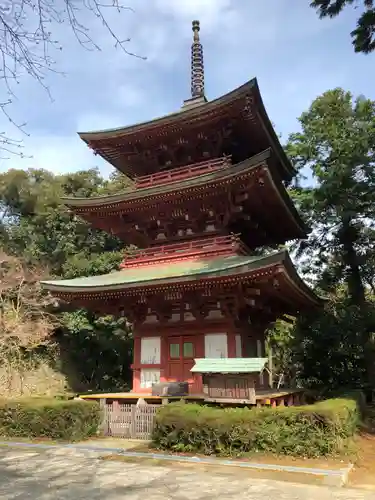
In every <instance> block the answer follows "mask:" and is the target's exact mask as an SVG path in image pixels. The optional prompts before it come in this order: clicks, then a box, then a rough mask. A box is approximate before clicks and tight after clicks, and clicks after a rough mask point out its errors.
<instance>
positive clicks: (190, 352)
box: [43, 21, 321, 399]
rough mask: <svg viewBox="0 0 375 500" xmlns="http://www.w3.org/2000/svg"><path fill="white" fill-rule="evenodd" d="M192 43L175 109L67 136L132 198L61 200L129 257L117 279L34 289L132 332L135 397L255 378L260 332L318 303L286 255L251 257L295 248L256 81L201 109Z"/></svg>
mask: <svg viewBox="0 0 375 500" xmlns="http://www.w3.org/2000/svg"><path fill="white" fill-rule="evenodd" d="M193 34H194V39H193V44H192V70H191V98H190V99H188V100H186V101H185V102H184V103H183V106H182V108H181V109H180V110H179V111H178V112H176V113H173V114H170V115H167V116H164V117H162V118H158V119H156V120H152V121H149V122H146V123H141V124H137V125H133V126H128V127H124V128H119V129H113V130H103V131H98V132H87V133H80V134H79V135H80V137H81V138H82V139H83V140H84V141H85V142H86V143H87V144H88V145H89V147H90V148H91V149H92V150H93V151H94V152H95V154H98V155H100V156H101V157H102V158H104V159H105V160H107V161H108V162H109V163H110V164H111V165H113V166H114V167H115V168H117V169H118V170H119V171H121V172H123V173H124V174H126V175H127V176H129V177H131V178H132V179H134V181H135V188H134V189H133V190H132V191H131V192H125V193H119V194H116V195H110V196H104V197H98V198H89V199H80V198H66V199H64V203H65V204H66V205H68V206H69V207H70V208H71V209H72V210H73V211H74V212H75V213H76V214H77V215H79V216H80V217H82V218H83V219H85V220H86V221H87V222H89V223H90V224H91V225H92V226H93V227H95V228H98V229H102V230H104V231H107V232H111V233H113V234H115V235H117V236H118V237H119V238H120V239H121V240H123V241H124V243H126V244H134V245H136V246H137V247H138V248H139V250H138V251H136V253H135V254H134V255H131V256H129V257H127V258H126V259H125V260H124V261H123V263H122V265H121V269H120V270H119V271H116V272H113V273H110V274H107V275H102V276H95V277H85V278H78V279H72V280H62V281H45V282H43V286H44V287H45V288H46V289H47V290H49V291H50V292H51V293H52V294H54V295H56V296H57V297H60V298H61V299H63V300H65V301H68V302H70V303H73V304H75V305H76V306H79V307H86V308H89V309H92V310H94V311H96V312H99V313H112V314H118V315H120V314H121V315H124V316H126V317H127V318H128V319H129V320H130V321H132V323H133V334H134V363H133V366H132V368H133V391H134V392H136V393H150V392H151V390H152V386H153V384H157V383H159V382H168V381H180V382H182V381H183V382H188V383H189V386H190V392H191V393H194V394H198V393H202V391H203V389H204V386H205V384H206V383H207V382H206V381H205V375H204V374H208V373H210V374H215V373H219V372H220V373H223V372H225V373H232V374H237V375H238V376H240V374H244V373H248V372H252V373H253V372H257V373H259V372H261V371H262V370H263V368H264V365H265V363H266V361H267V360H266V358H265V330H266V328H267V327H268V326H269V325H270V324H271V323H272V322H273V321H275V319H276V318H279V317H282V316H283V315H284V314H288V315H296V314H298V312H300V311H303V310H308V309H311V308H314V307H317V306H319V305H320V303H321V300H320V299H319V298H318V297H317V296H316V295H315V294H314V293H313V292H312V291H311V290H310V289H309V288H308V287H307V285H306V284H304V282H303V281H302V280H301V279H300V278H299V276H298V274H297V272H296V270H295V268H294V266H293V264H292V262H291V260H290V258H289V255H288V252H287V251H286V250H282V251H277V252H274V253H264V254H261V253H260V252H259V249H261V248H262V247H267V248H270V247H271V248H272V247H274V248H277V247H278V246H279V245H280V244H284V243H285V242H286V241H289V240H294V239H299V238H305V237H306V229H305V227H304V224H303V222H302V220H301V219H300V217H299V215H298V213H297V211H296V209H295V207H294V206H293V203H292V201H291V200H290V198H289V196H288V193H287V191H286V189H285V184H287V183H288V182H289V181H290V180H291V179H292V177H293V175H294V170H293V167H292V165H291V164H290V162H289V160H288V158H287V157H286V155H285V153H284V151H283V149H282V147H281V145H280V143H279V140H278V138H277V136H276V134H275V131H274V129H273V127H272V125H271V122H270V120H269V118H268V116H267V113H266V110H265V108H264V105H263V102H262V98H261V95H260V92H259V88H258V84H257V80H256V79H253V80H250V81H249V82H247V83H245V84H244V85H242V86H241V87H239V88H237V89H236V90H234V91H232V92H230V93H228V94H226V95H224V96H222V97H220V98H218V99H215V100H213V101H211V102H209V101H207V99H206V97H205V91H204V68H203V50H202V45H201V43H200V40H199V22H198V21H194V22H193ZM213 384H214V385H215V383H213ZM236 384H237V385H236ZM241 384H242V385H241ZM229 385H230V384H229ZM232 385H233V384H232ZM234 386H235V387H237V389H238V387H240V386H241V387H242V389H243V388H244V387H245V386H246V383H244V382H241V383H240V384H238V381H237V382H235V383H234ZM246 387H247V386H246ZM246 387H245V389H246ZM232 389H233V391H234V392H233V391H232V392H231V394H234V393H235V392H236V391H235V390H234V388H233V387H232ZM245 389H243V390H242V393H241V394H242V397H243V398H244V395H243V394H246V390H245ZM215 390H216V393H215ZM215 390H214V389H213V391H212V394H224V392H225V391H224V392H223V391H221V392H220V391H219V392H218V390H217V388H216V389H215ZM244 391H245V392H244ZM240 392H241V391H240ZM245 399H246V398H245Z"/></svg>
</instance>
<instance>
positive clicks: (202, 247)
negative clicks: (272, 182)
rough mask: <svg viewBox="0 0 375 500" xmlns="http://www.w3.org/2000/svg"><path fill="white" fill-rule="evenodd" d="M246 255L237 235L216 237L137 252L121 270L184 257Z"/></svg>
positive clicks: (124, 263)
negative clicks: (226, 254) (227, 254)
mask: <svg viewBox="0 0 375 500" xmlns="http://www.w3.org/2000/svg"><path fill="white" fill-rule="evenodd" d="M232 252H233V253H240V254H242V255H246V254H247V253H248V251H247V249H246V246H245V245H244V244H243V243H242V241H241V240H240V238H239V236H238V235H228V236H216V237H209V238H202V239H199V240H191V241H188V242H182V243H170V244H166V245H160V246H154V247H149V248H145V249H140V250H137V251H136V252H135V253H134V254H132V255H129V256H127V257H126V258H125V259H124V260H123V262H122V264H121V266H120V267H121V268H124V267H128V266H132V265H138V264H141V263H148V262H151V261H153V262H157V261H160V260H165V259H175V258H179V257H182V256H186V255H191V256H194V255H198V254H203V253H204V254H212V253H215V254H217V255H218V254H223V253H232Z"/></svg>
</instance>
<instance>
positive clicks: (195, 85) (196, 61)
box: [191, 21, 204, 98]
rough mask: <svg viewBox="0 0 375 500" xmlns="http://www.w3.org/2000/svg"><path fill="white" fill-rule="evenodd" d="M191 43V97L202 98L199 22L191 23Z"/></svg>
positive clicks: (201, 56) (202, 65) (201, 57)
mask: <svg viewBox="0 0 375 500" xmlns="http://www.w3.org/2000/svg"><path fill="white" fill-rule="evenodd" d="M192 28H193V43H192V45H191V97H192V98H194V97H204V64H203V47H202V44H201V42H200V40H199V31H200V25H199V21H193V23H192Z"/></svg>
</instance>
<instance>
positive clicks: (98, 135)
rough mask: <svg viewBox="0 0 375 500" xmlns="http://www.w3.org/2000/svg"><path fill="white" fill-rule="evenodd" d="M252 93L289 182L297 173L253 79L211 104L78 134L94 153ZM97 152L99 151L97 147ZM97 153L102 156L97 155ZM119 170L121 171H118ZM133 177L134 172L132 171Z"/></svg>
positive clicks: (256, 82) (195, 119)
mask: <svg viewBox="0 0 375 500" xmlns="http://www.w3.org/2000/svg"><path fill="white" fill-rule="evenodd" d="M249 93H251V94H252V95H253V96H254V98H255V107H256V109H257V111H258V113H259V115H260V117H261V119H262V121H263V125H264V128H265V129H266V133H267V135H268V137H269V140H270V143H271V147H272V148H273V149H274V151H275V153H276V155H277V156H278V158H279V161H280V164H281V166H282V170H283V175H284V176H285V178H286V179H288V180H290V179H291V178H292V177H293V175H295V173H296V170H295V169H294V167H293V165H292V164H291V162H290V160H289V159H288V157H287V155H286V153H285V151H284V149H283V147H282V146H281V144H280V141H279V138H278V136H277V134H276V132H275V130H274V128H273V125H272V123H271V120H270V118H269V117H268V114H267V111H266V108H265V106H264V103H263V100H262V96H261V93H260V89H259V85H258V80H257V78H256V77H254V78H252V79H251V80H249V81H247V82H245V83H244V84H242V85H240V86H239V87H237V88H236V89H234V90H231V91H229V92H227V93H226V94H224V95H222V96H219V97H217V98H216V99H214V100H212V101H207V102H206V101H204V100H203V101H202V103H200V104H198V105H196V106H192V107H189V106H186V107H182V108H181V109H179V110H178V111H175V112H172V113H170V114H167V115H164V116H161V117H157V118H154V119H151V120H148V121H144V122H139V123H136V124H133V125H127V126H124V127H117V128H112V129H105V130H97V131H91V132H78V135H79V137H80V138H81V139H82V140H83V141H84V142H86V144H88V145H89V146H90V147H93V149H94V150H96V148H95V145H94V143H97V144H98V143H100V142H102V141H104V143H105V141H106V140H108V139H116V138H120V137H126V136H129V137H130V136H132V135H135V134H137V133H138V132H144V131H146V130H147V131H149V132H150V133H151V132H152V131H153V130H154V129H157V128H158V127H162V126H166V125H168V126H171V127H173V126H180V125H182V124H183V123H184V122H185V121H189V120H190V119H191V120H192V121H195V122H196V121H198V120H199V119H200V118H201V119H202V120H204V118H205V116H207V115H209V114H210V113H212V112H213V111H214V110H215V109H217V108H220V107H221V106H222V105H223V106H225V105H227V104H230V103H233V102H235V101H236V100H237V99H241V98H243V97H244V96H246V95H247V94H249ZM99 149H100V148H99ZM99 154H102V153H100V152H99ZM105 159H107V161H110V160H109V159H108V158H107V157H106V158H105ZM110 163H111V164H113V165H114V166H115V168H118V167H117V166H116V165H115V164H114V163H113V162H111V161H110ZM118 170H120V171H122V169H121V168H118ZM130 171H132V169H130V170H129V172H127V175H131V173H130ZM133 174H134V172H133Z"/></svg>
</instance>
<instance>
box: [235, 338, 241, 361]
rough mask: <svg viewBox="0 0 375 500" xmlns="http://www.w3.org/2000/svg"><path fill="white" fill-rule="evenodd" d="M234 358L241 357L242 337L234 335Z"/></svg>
mask: <svg viewBox="0 0 375 500" xmlns="http://www.w3.org/2000/svg"><path fill="white" fill-rule="evenodd" d="M236 358H242V337H241V335H236Z"/></svg>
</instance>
